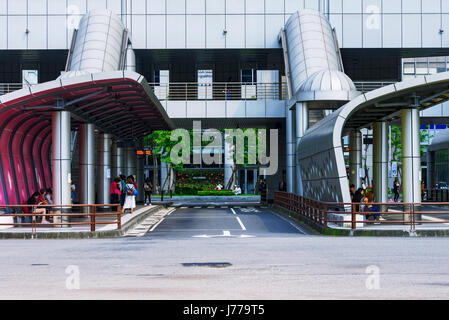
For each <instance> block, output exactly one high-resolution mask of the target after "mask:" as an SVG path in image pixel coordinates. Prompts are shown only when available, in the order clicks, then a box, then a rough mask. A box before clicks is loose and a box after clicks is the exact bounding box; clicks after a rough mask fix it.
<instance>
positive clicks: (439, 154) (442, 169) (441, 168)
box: [435, 150, 449, 184]
mask: <svg viewBox="0 0 449 320" xmlns="http://www.w3.org/2000/svg"><path fill="white" fill-rule="evenodd" d="M448 181H449V150H440V151H436V152H435V182H436V183H438V184H439V183H440V182H445V183H448Z"/></svg>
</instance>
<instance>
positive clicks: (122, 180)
mask: <svg viewBox="0 0 449 320" xmlns="http://www.w3.org/2000/svg"><path fill="white" fill-rule="evenodd" d="M125 189H126V176H125V175H123V174H121V175H120V206H121V207H123V205H124V204H125V198H126V190H125Z"/></svg>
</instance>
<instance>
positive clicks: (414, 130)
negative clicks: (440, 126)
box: [401, 108, 421, 203]
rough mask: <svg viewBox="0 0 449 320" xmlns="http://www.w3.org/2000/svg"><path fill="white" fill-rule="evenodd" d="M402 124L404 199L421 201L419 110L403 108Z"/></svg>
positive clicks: (414, 201) (405, 200)
mask: <svg viewBox="0 0 449 320" xmlns="http://www.w3.org/2000/svg"><path fill="white" fill-rule="evenodd" d="M401 125H402V201H403V202H404V203H412V202H413V203H420V202H421V155H420V141H419V129H420V125H419V110H418V108H408V109H402V110H401Z"/></svg>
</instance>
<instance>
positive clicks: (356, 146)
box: [349, 131, 362, 189]
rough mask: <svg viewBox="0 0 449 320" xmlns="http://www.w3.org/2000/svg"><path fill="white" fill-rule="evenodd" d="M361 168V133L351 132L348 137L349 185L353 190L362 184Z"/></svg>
mask: <svg viewBox="0 0 449 320" xmlns="http://www.w3.org/2000/svg"><path fill="white" fill-rule="evenodd" d="M361 168H362V133H361V132H360V131H352V132H351V134H350V136H349V184H354V186H355V189H358V188H360V187H361V185H362V182H361V180H360V178H359V172H360V169H361Z"/></svg>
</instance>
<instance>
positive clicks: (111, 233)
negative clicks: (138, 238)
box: [0, 206, 163, 240]
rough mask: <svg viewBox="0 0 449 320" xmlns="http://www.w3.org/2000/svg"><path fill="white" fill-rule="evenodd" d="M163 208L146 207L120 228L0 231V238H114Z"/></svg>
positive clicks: (122, 234)
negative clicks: (43, 231) (103, 229)
mask: <svg viewBox="0 0 449 320" xmlns="http://www.w3.org/2000/svg"><path fill="white" fill-rule="evenodd" d="M161 209H163V208H162V206H156V207H154V208H151V209H148V210H146V211H144V212H142V213H141V214H139V215H136V216H134V217H133V218H131V219H130V220H129V221H127V222H126V223H125V224H123V225H122V229H121V230H105V231H101V230H99V231H79V232H76V231H74V232H57V231H56V232H45V233H39V232H36V233H35V234H34V235H33V234H32V233H31V232H23V233H14V232H0V240H7V239H100V238H116V237H122V236H124V235H125V233H126V232H127V231H128V230H130V229H131V228H133V227H134V226H135V225H137V224H139V223H140V222H142V221H143V220H145V219H146V218H147V217H148V216H149V215H152V214H154V213H155V212H158V211H159V210H161Z"/></svg>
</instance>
